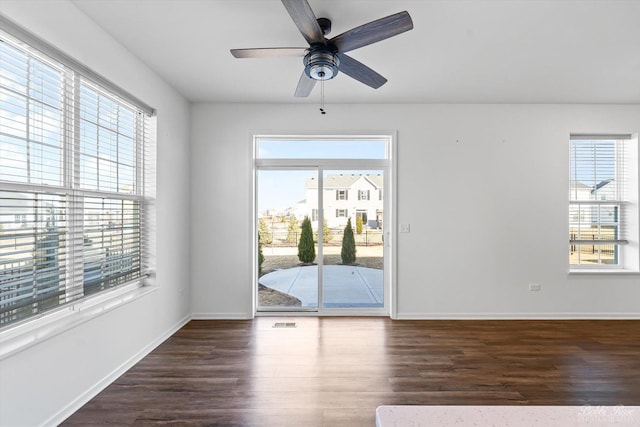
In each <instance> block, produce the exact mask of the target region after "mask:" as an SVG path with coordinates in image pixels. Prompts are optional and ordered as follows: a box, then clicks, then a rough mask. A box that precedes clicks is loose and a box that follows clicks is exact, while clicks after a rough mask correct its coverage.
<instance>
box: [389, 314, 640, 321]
mask: <svg viewBox="0 0 640 427" xmlns="http://www.w3.org/2000/svg"><path fill="white" fill-rule="evenodd" d="M395 319H397V320H640V313H398V315H397V316H396V317H395Z"/></svg>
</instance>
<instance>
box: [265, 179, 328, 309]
mask: <svg viewBox="0 0 640 427" xmlns="http://www.w3.org/2000/svg"><path fill="white" fill-rule="evenodd" d="M317 176H318V171H317V170H259V171H258V173H257V184H258V185H257V188H258V197H257V202H258V203H257V208H258V209H257V219H258V243H259V245H258V247H259V254H258V275H259V278H258V310H260V311H300V310H305V311H315V310H317V308H318V265H317V262H316V258H317V253H318V245H317V243H316V242H314V240H315V239H314V238H313V237H314V236H313V235H312V236H311V240H309V238H308V236H307V233H305V236H303V230H302V225H303V224H302V223H303V220H304V219H305V217H306V216H307V215H308V212H307V208H306V206H305V205H306V200H307V195H306V187H307V186H308V183H309V182H310V181H314V180H317ZM303 237H304V239H303ZM301 245H302V247H303V249H304V256H303V259H302V260H301V259H300V257H299V255H298V252H299V249H298V248H299V247H300V246H301Z"/></svg>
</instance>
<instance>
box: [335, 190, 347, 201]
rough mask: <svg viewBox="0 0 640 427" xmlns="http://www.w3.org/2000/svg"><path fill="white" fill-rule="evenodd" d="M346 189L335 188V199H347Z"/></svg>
mask: <svg viewBox="0 0 640 427" xmlns="http://www.w3.org/2000/svg"><path fill="white" fill-rule="evenodd" d="M348 194H349V191H348V190H336V200H347V196H348Z"/></svg>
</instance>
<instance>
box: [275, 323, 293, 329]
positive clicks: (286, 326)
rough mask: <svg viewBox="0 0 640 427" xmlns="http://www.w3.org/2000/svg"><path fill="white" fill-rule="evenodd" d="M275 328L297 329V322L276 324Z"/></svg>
mask: <svg viewBox="0 0 640 427" xmlns="http://www.w3.org/2000/svg"><path fill="white" fill-rule="evenodd" d="M273 327H274V328H295V327H296V322H276V323H274V324H273Z"/></svg>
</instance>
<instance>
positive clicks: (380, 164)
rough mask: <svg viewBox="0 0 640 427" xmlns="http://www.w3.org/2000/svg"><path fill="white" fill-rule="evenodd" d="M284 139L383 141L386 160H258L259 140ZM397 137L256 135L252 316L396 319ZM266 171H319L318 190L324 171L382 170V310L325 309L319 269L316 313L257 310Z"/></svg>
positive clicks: (321, 210)
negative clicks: (261, 175)
mask: <svg viewBox="0 0 640 427" xmlns="http://www.w3.org/2000/svg"><path fill="white" fill-rule="evenodd" d="M266 138H268V139H282V140H318V139H325V140H352V141H357V140H359V139H363V140H365V139H371V138H377V139H384V140H385V142H386V151H387V153H386V156H387V158H386V159H259V158H257V153H258V141H259V140H260V139H266ZM395 141H396V137H395V133H394V132H391V133H382V134H353V135H344V134H340V135H331V134H327V135H263V134H260V135H254V137H253V150H252V152H253V155H252V174H253V177H252V191H251V234H250V238H251V245H250V247H251V248H252V251H251V254H252V255H251V265H252V266H253V280H252V283H251V297H252V298H251V300H252V306H251V309H252V313H253V315H254V316H269V315H278V316H280V315H295V316H305V315H307V316H390V317H392V318H395V317H396V313H397V304H396V300H397V289H396V268H395V266H396V261H397V260H396V258H397V249H396V245H395V233H396V231H397V221H396V200H397V196H396V194H397V191H396V181H397V179H396V173H397V172H396V169H397V168H396V144H395ZM263 170H316V171H317V173H318V184H319V189H322V188H323V179H324V171H325V170H331V171H334V170H350V171H351V170H363V171H366V170H382V171H383V173H384V198H383V201H384V205H383V206H384V207H383V211H384V235H383V236H384V245H383V248H384V249H383V250H384V252H383V253H384V273H383V274H384V305H383V307H382V308H358V309H349V308H324V307H323V286H322V284H323V277H322V270H323V268H318V284H319V286H318V308H317V311H316V310H313V311H312V310H301V311H290V310H281V311H280V310H278V311H258V292H257V289H258V262H257V261H258V260H257V258H258V257H257V253H258V242H257V240H258V239H257V231H258V221H257V212H256V210H257V206H258V204H257V198H258V182H257V178H258V171H263ZM323 204H324V200H323V191H318V207H319V209H318V224H322V223H323V220H324V208H323ZM318 233H319V236H318V241H319V242H321V241H322V240H321V238H322V227H318ZM317 259H318V265H319V267H320V266H323V261H324V255H323V245H322V244H320V243H319V244H318V256H317Z"/></svg>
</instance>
